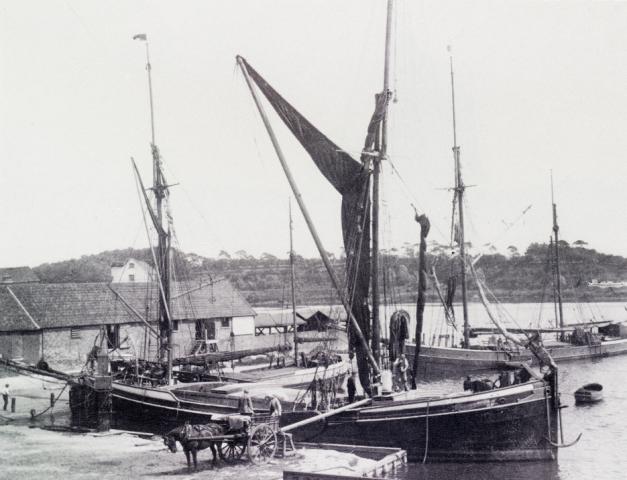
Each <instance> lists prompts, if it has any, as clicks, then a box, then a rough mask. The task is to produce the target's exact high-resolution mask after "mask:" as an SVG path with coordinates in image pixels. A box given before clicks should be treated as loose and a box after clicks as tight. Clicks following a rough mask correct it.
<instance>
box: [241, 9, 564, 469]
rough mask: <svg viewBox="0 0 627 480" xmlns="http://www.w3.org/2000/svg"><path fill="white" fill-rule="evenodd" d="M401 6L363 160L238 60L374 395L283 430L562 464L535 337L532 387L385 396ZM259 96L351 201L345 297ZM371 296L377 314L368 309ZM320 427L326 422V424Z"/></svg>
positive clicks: (424, 454) (345, 219) (433, 456)
mask: <svg viewBox="0 0 627 480" xmlns="http://www.w3.org/2000/svg"><path fill="white" fill-rule="evenodd" d="M392 6H393V2H392V1H391V0H389V1H388V18H387V30H386V65H385V68H384V71H385V72H386V74H385V75H384V87H383V92H382V93H380V94H378V95H377V96H376V106H375V112H374V114H373V115H372V118H371V120H370V124H369V125H368V133H367V136H366V141H365V145H364V149H363V152H362V155H361V159H360V160H361V161H357V160H355V159H353V158H352V157H351V155H349V154H348V153H347V152H346V151H344V150H343V149H341V148H340V147H338V146H337V145H336V144H334V143H333V142H332V141H331V140H330V139H329V138H327V137H326V136H325V135H324V134H322V133H321V132H320V131H319V130H318V129H316V127H314V126H313V125H312V124H311V123H310V122H309V121H308V120H307V119H306V118H305V117H304V116H303V115H302V114H301V113H299V112H298V111H297V110H296V109H295V108H294V107H293V106H292V105H291V104H290V103H289V102H288V101H287V100H285V99H284V98H283V97H282V96H281V95H280V94H279V93H278V92H277V91H276V90H275V89H274V88H273V87H272V86H271V85H270V84H269V83H268V81H267V80H265V79H264V78H263V77H262V76H261V75H260V74H259V73H258V72H257V71H256V70H255V69H254V68H253V67H252V66H251V65H250V64H249V63H248V62H247V61H246V60H245V59H244V58H242V57H241V56H238V57H237V62H238V64H239V66H240V68H241V70H242V73H243V75H244V79H245V81H246V83H247V85H248V87H249V90H250V92H251V94H252V97H253V100H254V102H255V104H256V106H257V109H258V111H259V113H260V116H261V118H262V120H263V122H264V125H265V127H266V129H267V131H268V134H269V136H270V139H271V141H272V143H273V146H274V149H275V152H276V154H277V157H278V159H279V162H280V163H281V166H282V168H283V170H284V172H285V175H286V177H287V180H288V182H289V184H290V187H291V188H292V191H293V193H294V196H295V198H296V200H297V202H298V205H299V207H300V209H301V212H302V214H303V217H304V218H305V221H306V223H307V226H308V227H309V229H310V233H311V235H312V237H313V240H314V242H315V244H316V247H317V248H318V251H319V253H320V256H321V258H322V261H323V263H324V265H325V267H326V269H327V272H328V274H329V277H330V280H331V283H332V285H333V287H334V288H335V290H336V292H337V294H338V297H339V298H340V300H341V302H342V305H343V306H344V309H345V310H346V315H347V317H348V325H349V327H348V328H349V333H350V338H351V347H352V349H353V350H354V352H355V358H356V361H357V366H358V369H359V380H360V383H361V386H362V388H363V390H364V391H365V392H366V394H367V395H370V396H371V397H372V398H371V399H369V400H363V401H359V402H356V403H355V404H354V406H352V404H351V405H348V406H344V407H340V408H338V409H336V410H335V411H334V410H331V411H329V412H327V413H325V414H323V415H322V416H319V417H316V418H317V419H318V420H316V419H313V421H317V422H318V423H316V424H314V423H310V422H312V419H305V420H302V422H299V423H296V424H293V422H294V421H295V420H297V419H298V417H299V416H300V417H308V416H311V415H313V413H312V412H308V411H305V412H293V413H290V414H287V415H285V418H284V419H282V422H284V423H287V424H290V425H289V427H287V428H289V429H290V432H292V433H294V435H295V437H296V438H299V439H305V440H315V441H320V442H337V443H344V444H352V445H373V446H394V447H400V448H405V449H407V450H408V454H409V457H410V459H413V460H418V459H420V460H426V461H499V460H554V459H556V458H557V452H558V447H559V446H561V445H558V444H557V438H558V430H559V428H560V427H559V425H560V424H559V415H558V412H559V406H560V405H559V392H558V382H557V377H558V371H557V367H556V366H555V364H554V363H553V361H552V360H551V358H550V355H548V354H546V352H545V351H544V350H543V349H542V346H541V345H540V344H538V343H537V342H535V341H534V339H533V338H532V339H529V342H528V343H529V348H531V349H532V351H534V352H535V354H536V355H537V356H538V357H539V358H540V359H542V363H543V364H544V365H546V367H547V369H548V373H547V374H546V375H544V376H539V375H531V374H529V375H528V376H527V377H526V378H525V379H524V381H522V380H521V381H520V382H518V383H515V384H512V385H509V386H507V387H499V388H495V389H491V390H489V391H483V392H477V393H471V394H454V395H451V396H447V395H439V396H434V397H425V396H424V394H419V393H418V392H416V391H412V392H403V393H397V394H389V393H388V394H385V393H384V392H382V390H381V385H380V384H379V383H378V379H379V378H380V377H381V375H382V367H381V362H380V343H381V342H380V325H379V320H378V311H379V308H378V305H379V298H378V278H379V275H378V186H377V185H378V172H379V168H380V162H381V161H382V160H383V159H384V158H386V155H387V153H386V145H387V139H386V125H387V122H386V117H387V106H388V103H389V101H390V99H391V97H392V92H391V91H390V89H389V87H388V85H389V83H388V76H387V72H388V71H389V68H388V59H389V38H390V29H391V24H392V22H391V18H392ZM259 92H260V93H261V94H262V95H263V96H265V98H266V100H267V101H268V102H269V103H270V105H271V106H272V107H273V108H274V110H275V112H276V113H277V114H278V116H279V117H280V118H281V120H282V121H283V122H284V123H285V125H286V126H287V127H288V128H289V129H290V130H291V132H292V134H293V135H294V136H295V137H296V139H297V140H298V141H299V142H300V143H301V145H302V146H303V147H304V148H305V150H306V151H307V153H308V154H309V156H310V157H311V158H312V160H313V161H314V163H315V164H316V166H317V167H318V169H319V170H320V172H321V173H322V174H323V175H324V176H325V177H326V178H327V180H329V182H330V183H331V184H332V185H333V186H334V187H335V189H336V190H337V191H338V192H339V193H340V194H341V195H342V215H341V218H342V233H343V239H344V249H345V251H346V252H347V255H346V278H347V288H346V289H345V288H343V284H341V283H340V282H339V280H338V276H337V275H336V273H335V272H334V270H333V267H332V265H331V263H330V261H329V258H328V256H327V253H326V250H325V248H324V245H323V244H322V242H321V240H320V237H319V236H318V234H317V231H316V229H315V226H314V224H313V221H312V219H311V216H310V215H309V212H308V210H307V207H306V205H305V203H304V200H303V198H302V195H301V194H300V191H299V189H298V186H297V184H296V182H295V180H294V177H293V176H292V174H291V171H290V168H289V165H288V163H287V160H286V158H285V156H284V155H283V152H282V150H281V147H280V145H279V142H278V140H277V137H276V136H275V135H274V130H273V128H272V125H271V123H270V120H269V119H268V116H267V114H266V112H265V109H264V107H263V104H262V102H261V95H260V93H259ZM371 190H372V194H371ZM371 200H372V201H371ZM416 220H417V221H418V222H419V224H420V226H421V243H420V252H421V255H420V259H421V261H420V270H419V272H420V275H419V288H418V298H419V301H418V313H419V315H418V316H419V318H420V319H421V318H422V317H421V309H424V288H425V278H424V272H425V271H426V267H425V263H424V251H425V248H426V236H427V234H428V230H429V222H428V219H427V218H426V217H425V216H424V215H418V214H417V215H416ZM371 241H372V243H371ZM371 245H372V249H371ZM370 294H371V297H370V302H371V303H370V305H372V315H371V313H370V305H369V302H368V297H369V295H370ZM419 325H421V321H419ZM418 333H419V332H418ZM504 333H506V332H504ZM417 338H420V335H417ZM514 340H516V339H515V338H513V337H512V341H514ZM516 341H518V340H516ZM391 360H393V359H391ZM525 371H527V370H526V369H525ZM521 378H522V377H521ZM372 379H374V383H373V382H372V381H371V380H372ZM320 420H324V423H323V424H320Z"/></svg>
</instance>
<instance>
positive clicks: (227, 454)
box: [218, 440, 246, 463]
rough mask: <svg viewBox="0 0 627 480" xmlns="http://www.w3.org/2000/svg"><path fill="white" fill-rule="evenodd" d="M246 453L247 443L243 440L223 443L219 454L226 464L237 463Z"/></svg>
mask: <svg viewBox="0 0 627 480" xmlns="http://www.w3.org/2000/svg"><path fill="white" fill-rule="evenodd" d="M245 451H246V443H244V442H242V441H241V440H233V441H229V442H222V443H221V444H220V445H219V446H218V454H219V455H220V458H221V459H222V460H224V461H225V462H226V463H235V462H237V461H238V460H239V459H240V458H242V455H244V452H245Z"/></svg>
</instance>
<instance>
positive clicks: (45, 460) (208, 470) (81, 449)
mask: <svg viewBox="0 0 627 480" xmlns="http://www.w3.org/2000/svg"><path fill="white" fill-rule="evenodd" d="M0 382H4V383H9V384H10V388H11V393H12V395H13V396H15V398H16V407H17V408H16V412H15V413H10V412H3V411H0V478H2V479H4V478H7V479H11V480H32V479H34V478H36V479H37V480H42V479H55V480H62V479H72V480H74V479H98V480H106V479H122V478H124V479H126V478H146V479H150V478H163V477H165V478H169V477H171V478H176V479H200V478H208V477H209V476H210V478H212V479H213V480H241V479H243V478H260V479H262V480H273V479H280V478H282V472H283V470H298V471H308V472H327V473H338V474H359V473H360V472H361V471H363V470H364V469H365V468H367V467H368V466H370V465H372V464H373V463H374V461H373V460H369V459H365V458H361V457H358V456H357V455H354V454H351V453H340V452H335V451H330V450H316V449H299V450H298V452H297V454H296V455H295V456H294V457H290V458H287V459H273V460H272V461H271V462H270V463H268V464H264V465H260V466H256V465H252V464H251V463H249V462H246V461H241V463H239V464H236V465H226V464H224V463H219V464H218V465H217V466H215V467H213V465H212V463H211V459H212V456H211V451H210V450H203V451H201V452H199V453H198V462H199V466H198V470H196V471H193V472H190V471H188V469H187V464H186V461H185V455H184V454H183V452H182V451H181V450H180V448H179V451H178V452H177V453H175V454H174V453H171V452H170V451H169V450H168V449H167V448H166V447H165V445H164V444H163V441H162V439H161V437H150V438H146V437H145V436H141V437H140V436H136V435H131V434H128V433H122V432H119V431H111V432H109V433H108V434H93V433H85V434H79V433H66V432H58V431H50V430H45V429H42V428H41V427H46V426H50V425H52V424H54V425H55V426H59V425H64V424H67V418H68V403H67V391H65V392H63V394H62V395H61V398H60V400H59V401H58V402H57V403H56V405H55V407H54V409H52V410H49V411H47V412H45V413H43V414H42V415H40V416H38V417H37V419H36V420H35V421H33V420H31V418H30V417H31V416H30V410H31V409H35V411H36V412H37V413H40V412H43V411H44V410H45V409H46V408H48V407H49V405H50V393H54V394H55V397H56V396H58V395H59V393H61V392H62V389H63V384H60V383H51V382H47V381H42V380H41V379H37V378H32V377H24V376H13V377H9V378H0ZM51 413H52V416H51Z"/></svg>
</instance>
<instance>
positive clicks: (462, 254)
mask: <svg viewBox="0 0 627 480" xmlns="http://www.w3.org/2000/svg"><path fill="white" fill-rule="evenodd" d="M449 52H450V48H449ZM449 61H450V65H451V100H452V106H453V160H454V162H455V189H454V191H455V195H456V196H457V211H458V215H459V237H458V241H459V261H460V267H461V276H462V309H463V313H464V348H469V346H470V325H469V324H468V297H467V292H466V245H465V235H464V198H463V197H464V191H465V190H466V187H465V185H464V182H463V181H462V170H461V164H460V160H459V146H458V145H457V122H456V118H455V75H454V74H453V55H452V54H451V55H449Z"/></svg>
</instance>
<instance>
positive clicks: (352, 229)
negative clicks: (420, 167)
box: [240, 57, 387, 391]
mask: <svg viewBox="0 0 627 480" xmlns="http://www.w3.org/2000/svg"><path fill="white" fill-rule="evenodd" d="M240 58H241V57H240ZM241 60H242V62H243V63H244V65H245V67H246V70H247V72H248V74H249V76H250V78H252V80H253V81H254V82H255V84H256V85H257V87H258V88H259V90H261V92H262V93H263V94H264V96H265V97H266V99H267V100H268V101H269V102H270V104H271V105H272V107H273V108H274V110H275V111H276V113H277V114H278V115H279V117H281V119H282V120H283V122H284V123H285V125H286V126H287V127H288V128H289V129H290V130H291V132H292V133H293V134H294V136H295V137H296V138H297V140H298V141H299V142H300V143H301V145H302V146H303V148H304V149H305V150H306V151H307V153H309V156H310V157H311V158H312V160H313V161H314V163H315V164H316V166H317V167H318V169H319V170H320V172H321V173H322V174H323V175H324V176H325V178H326V179H327V180H328V181H329V183H331V185H333V187H334V188H335V189H336V190H337V191H338V192H339V193H340V194H341V195H342V234H343V240H344V250H345V252H346V273H347V286H348V288H347V290H348V291H347V294H348V299H349V302H350V304H351V307H352V311H353V315H354V316H355V319H356V320H357V322H358V324H359V327H360V328H361V331H362V332H363V334H364V336H365V337H366V339H367V340H369V339H370V311H369V308H368V292H369V285H370V282H369V279H370V251H369V249H370V213H369V212H370V201H369V193H368V191H369V168H368V165H369V163H370V156H371V155H376V154H377V152H376V150H377V148H378V136H379V135H378V132H379V129H380V123H381V121H382V120H383V117H384V114H385V106H386V102H387V97H386V96H385V95H377V97H376V107H375V112H374V114H373V115H372V118H371V121H370V123H369V125H368V131H367V135H366V141H365V145H364V153H363V154H362V158H361V162H360V161H357V160H355V159H354V158H352V157H351V156H350V155H349V154H348V153H347V152H345V151H344V150H342V149H341V148H340V147H338V146H337V145H336V144H335V143H333V142H332V141H331V140H330V139H329V138H327V137H326V136H325V135H324V134H323V133H322V132H320V131H319V130H318V129H317V128H316V127H314V126H313V125H312V124H311V123H310V122H309V121H308V120H307V119H306V118H305V117H303V115H301V114H300V113H299V112H298V111H297V110H296V109H295V108H294V107H293V106H292V105H290V103H289V102H287V101H286V100H285V99H284V98H283V97H282V96H281V95H280V94H279V93H278V92H277V91H276V90H275V89H274V88H272V86H271V85H270V84H269V83H268V82H267V81H266V80H265V79H264V78H263V77H262V76H261V75H259V73H257V71H256V70H255V69H254V68H253V67H251V66H250V65H249V64H248V63H247V62H246V60H244V59H243V58H242V59H241ZM350 338H351V344H352V347H353V348H354V349H355V352H356V354H357V355H356V356H357V365H358V368H359V377H360V382H361V384H362V386H363V387H364V389H365V390H366V391H369V386H370V378H369V369H368V360H367V355H366V352H365V351H364V347H363V345H361V343H360V342H358V341H357V340H356V336H355V335H350Z"/></svg>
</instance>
